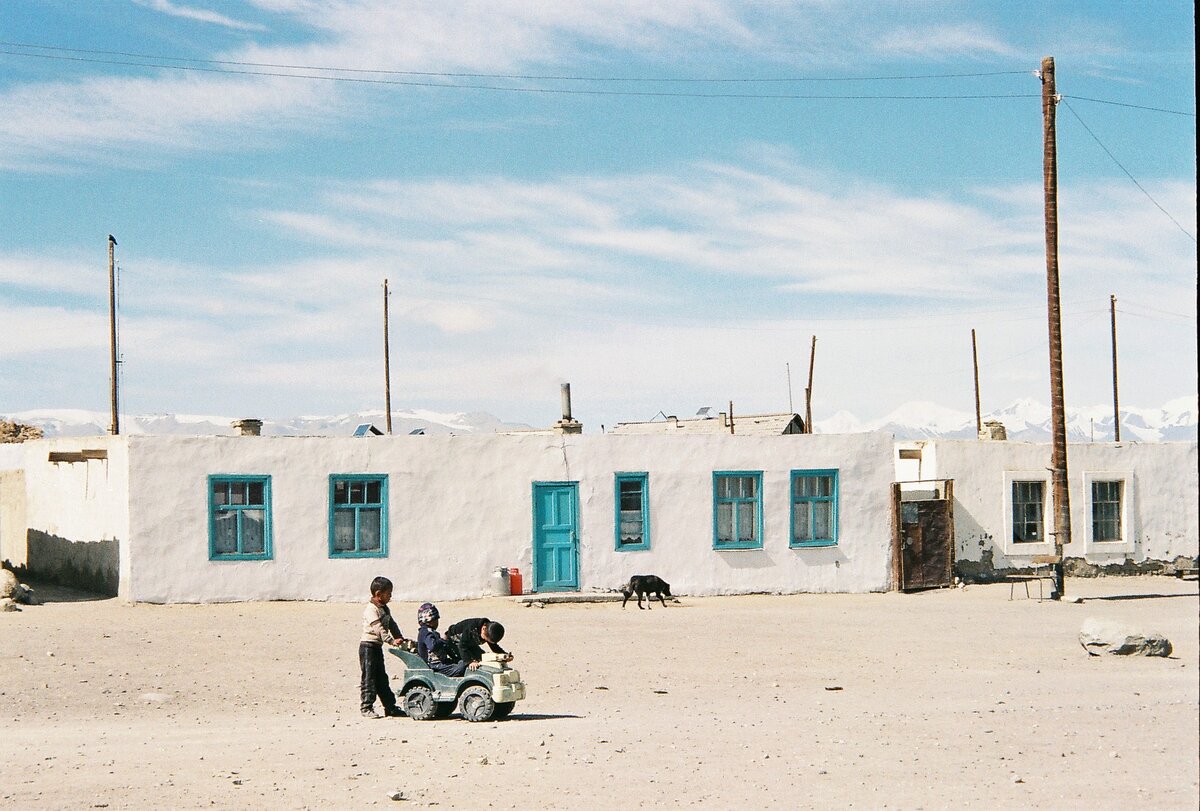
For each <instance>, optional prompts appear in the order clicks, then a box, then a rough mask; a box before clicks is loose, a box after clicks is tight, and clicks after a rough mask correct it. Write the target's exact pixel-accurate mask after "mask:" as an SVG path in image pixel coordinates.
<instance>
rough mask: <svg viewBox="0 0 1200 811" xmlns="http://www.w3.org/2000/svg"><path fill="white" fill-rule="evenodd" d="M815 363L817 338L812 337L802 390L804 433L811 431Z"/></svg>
mask: <svg viewBox="0 0 1200 811" xmlns="http://www.w3.org/2000/svg"><path fill="white" fill-rule="evenodd" d="M816 362H817V336H816V335H814V336H813V337H812V350H811V351H810V352H809V354H808V386H807V387H806V388H805V389H804V433H806V434H811V433H812V432H813V430H812V381H813V364H815V363H816Z"/></svg>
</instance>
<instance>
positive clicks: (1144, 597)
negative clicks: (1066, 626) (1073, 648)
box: [1083, 594, 1200, 603]
mask: <svg viewBox="0 0 1200 811" xmlns="http://www.w3.org/2000/svg"><path fill="white" fill-rule="evenodd" d="M1197 596H1200V595H1197V594H1109V595H1106V596H1103V597H1084V598H1083V601H1084V602H1085V603H1090V602H1094V601H1097V600H1167V599H1170V598H1172V597H1188V598H1190V599H1192V600H1194V599H1196V597H1197Z"/></svg>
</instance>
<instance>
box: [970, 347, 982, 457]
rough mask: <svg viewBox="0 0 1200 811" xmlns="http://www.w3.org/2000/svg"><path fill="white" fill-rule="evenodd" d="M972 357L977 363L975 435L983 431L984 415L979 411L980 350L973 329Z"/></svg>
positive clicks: (977, 435)
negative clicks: (976, 344)
mask: <svg viewBox="0 0 1200 811" xmlns="http://www.w3.org/2000/svg"><path fill="white" fill-rule="evenodd" d="M971 359H972V361H974V363H975V436H976V438H978V437H979V434H980V432H982V431H983V417H982V416H981V415H980V411H979V350H978V349H977V348H976V346H975V330H974V329H972V330H971Z"/></svg>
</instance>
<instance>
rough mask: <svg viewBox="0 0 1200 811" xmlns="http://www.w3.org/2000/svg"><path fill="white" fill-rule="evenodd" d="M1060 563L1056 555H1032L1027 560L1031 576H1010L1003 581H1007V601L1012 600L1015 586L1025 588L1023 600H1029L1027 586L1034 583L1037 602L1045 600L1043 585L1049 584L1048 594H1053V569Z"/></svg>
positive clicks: (1055, 582) (1054, 585) (1059, 558)
mask: <svg viewBox="0 0 1200 811" xmlns="http://www.w3.org/2000/svg"><path fill="white" fill-rule="evenodd" d="M1059 563H1062V558H1061V557H1059V556H1058V555H1034V556H1033V557H1031V558H1030V559H1029V565H1030V567H1031V568H1032V569H1033V572H1032V573H1031V574H1010V575H1007V576H1006V577H1005V578H1004V579H1005V580H1007V581H1008V599H1010V600H1011V599H1012V598H1013V591H1014V589H1016V587H1017V584H1018V583H1020V584H1022V585H1023V586H1025V599H1029V584H1030V583H1032V582H1036V583H1037V584H1038V602H1039V603H1040V602H1042V601H1043V600H1045V599H1046V597H1045V592H1044V590H1043V589H1044V587H1043V585H1042V584H1043V583H1046V582H1049V583H1050V593H1051V594H1053V593H1054V589H1055V587H1056V586H1057V580H1056V578H1055V576H1054V567H1055V566H1057V565H1058V564H1059Z"/></svg>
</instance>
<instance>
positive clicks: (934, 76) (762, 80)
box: [0, 41, 1029, 84]
mask: <svg viewBox="0 0 1200 811" xmlns="http://www.w3.org/2000/svg"><path fill="white" fill-rule="evenodd" d="M0 47H6V48H34V49H38V50H43V51H59V52H62V53H86V54H100V55H105V56H126V57H132V58H135V59H154V60H159V61H168V62H199V63H202V64H207V65H233V66H235V67H253V68H279V69H286V70H316V71H326V72H329V73H371V74H378V75H385V76H438V77H443V78H451V79H524V80H534V81H537V80H544V81H559V82H662V83H713V84H717V83H732V82H744V83H785V82H879V81H907V80H917V79H968V78H981V77H987V76H1016V75H1024V74H1026V73H1028V72H1029V71H1026V70H993V71H984V72H977V73H923V74H912V75H900V76H782V77H750V76H739V77H724V76H716V77H709V78H704V77H665V76H563V75H539V74H524V73H464V72H446V71H430V70H386V69H383V68H343V67H325V66H320V65H287V64H280V63H275V62H241V61H235V60H231V59H201V58H198V57H189V56H163V55H161V54H143V53H131V52H129V51H104V50H98V49H93V48H64V47H60V46H57V45H40V44H35V43H23V42H3V41H0ZM6 53H7V52H6ZM27 55H28V56H38V55H39V54H27ZM121 64H124V63H121ZM138 64H141V63H138ZM148 66H149V67H167V66H165V65H153V64H150V65H148Z"/></svg>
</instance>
